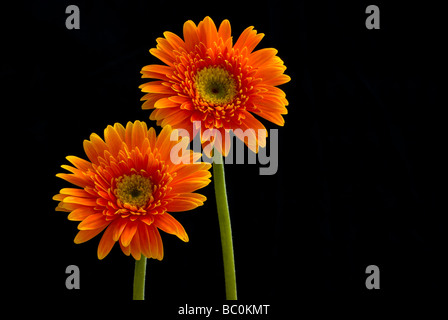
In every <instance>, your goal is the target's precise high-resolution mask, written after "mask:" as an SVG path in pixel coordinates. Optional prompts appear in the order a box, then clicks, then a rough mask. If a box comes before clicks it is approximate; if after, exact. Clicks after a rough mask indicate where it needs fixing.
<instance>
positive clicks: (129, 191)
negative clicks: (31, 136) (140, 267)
mask: <svg viewBox="0 0 448 320" xmlns="http://www.w3.org/2000/svg"><path fill="white" fill-rule="evenodd" d="M170 39H171V42H173V43H179V39H177V38H176V37H174V36H172V35H170ZM159 103H169V102H167V101H166V100H162V101H161V102H159ZM178 143H182V145H183V144H184V141H183V140H182V139H181V136H180V135H179V134H178V132H177V131H176V130H173V129H172V128H171V126H169V125H167V126H165V127H164V128H163V129H162V131H161V132H160V134H159V136H157V135H156V133H155V130H154V129H153V128H149V129H148V128H147V126H146V124H145V123H144V122H140V121H136V122H134V123H132V122H129V123H128V124H127V125H126V127H124V126H122V125H121V124H118V123H117V124H115V125H114V126H108V127H107V128H106V129H105V130H104V140H103V139H102V138H101V137H100V136H98V135H97V134H92V135H91V136H90V140H85V141H84V150H85V152H86V154H87V157H88V158H89V160H90V161H87V160H84V159H81V158H78V157H75V156H69V157H67V160H69V161H70V162H71V164H72V165H73V166H74V167H72V166H69V165H63V166H62V167H63V168H64V169H66V170H67V171H69V173H61V174H58V175H57V176H58V177H60V178H62V179H64V180H66V181H68V182H70V183H72V184H74V185H75V186H77V187H79V188H63V189H61V190H60V192H59V194H57V195H55V196H54V197H53V199H54V200H56V201H59V204H58V207H57V208H56V210H57V211H63V212H70V213H69V215H68V219H69V220H71V221H79V222H80V223H79V224H78V229H79V232H78V234H77V235H76V237H75V240H74V241H75V243H83V242H85V241H88V240H90V239H92V238H93V237H95V236H97V235H99V234H100V233H101V232H103V231H104V233H103V234H102V236H101V240H100V242H99V245H98V258H99V259H103V258H104V257H106V256H107V255H108V254H109V252H110V251H111V250H112V248H113V246H114V244H115V242H119V245H120V248H121V249H122V251H123V252H124V253H125V254H126V255H132V256H133V258H135V259H137V260H138V259H140V258H141V256H142V255H143V256H145V257H147V258H154V259H159V260H161V259H162V258H163V244H162V238H161V236H160V233H159V231H158V230H159V229H160V230H162V231H164V232H166V233H169V234H173V235H176V236H177V237H179V239H181V240H182V241H185V242H187V241H188V239H189V238H188V235H187V233H186V232H185V229H184V228H183V226H182V225H181V224H180V223H179V222H178V221H177V220H176V219H175V218H174V217H173V216H171V215H170V214H169V213H168V212H179V211H188V210H191V209H194V208H196V207H198V206H200V205H202V204H203V203H204V201H205V200H206V198H205V197H204V196H202V195H200V194H198V193H193V191H196V190H198V189H200V188H203V187H205V186H206V185H208V184H209V183H210V176H211V175H210V171H209V169H210V167H211V165H210V164H208V163H202V162H196V160H197V159H199V158H200V154H197V153H194V152H193V151H190V150H188V153H187V154H186V155H184V158H183V160H189V161H190V162H188V161H183V162H182V163H180V164H176V163H174V162H173V161H171V150H172V148H173V147H175V146H176V145H177V144H178Z"/></svg>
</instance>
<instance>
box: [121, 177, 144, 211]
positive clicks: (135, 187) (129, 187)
mask: <svg viewBox="0 0 448 320" xmlns="http://www.w3.org/2000/svg"><path fill="white" fill-rule="evenodd" d="M151 194H152V183H151V180H150V179H149V178H145V177H142V176H141V175H139V174H133V175H130V176H127V175H123V176H121V177H119V178H118V180H117V188H116V189H115V195H116V196H117V198H118V200H120V201H121V202H122V203H128V204H130V205H133V206H136V207H137V208H142V207H144V206H145V205H146V204H147V203H148V200H149V197H150V196H151Z"/></svg>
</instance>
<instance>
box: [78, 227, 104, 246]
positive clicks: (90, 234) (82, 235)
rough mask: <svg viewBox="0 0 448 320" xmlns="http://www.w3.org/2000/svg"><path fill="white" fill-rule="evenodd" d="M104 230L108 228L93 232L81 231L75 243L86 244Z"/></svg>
mask: <svg viewBox="0 0 448 320" xmlns="http://www.w3.org/2000/svg"><path fill="white" fill-rule="evenodd" d="M104 228H106V226H104V227H102V228H98V229H93V230H80V231H79V232H78V234H77V235H76V237H75V240H74V242H75V243H76V244H80V243H83V242H86V241H88V240H90V239H92V238H93V237H95V236H96V235H98V234H99V233H100V232H101V231H103V230H104Z"/></svg>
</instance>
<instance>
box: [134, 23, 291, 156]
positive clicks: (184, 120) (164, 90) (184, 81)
mask: <svg viewBox="0 0 448 320" xmlns="http://www.w3.org/2000/svg"><path fill="white" fill-rule="evenodd" d="M183 33H184V39H181V38H180V37H179V36H177V35H175V34H174V33H171V32H165V33H164V36H165V38H158V39H157V48H153V49H151V50H150V53H151V54H152V55H154V56H155V57H157V58H159V59H160V60H161V61H163V62H164V63H165V64H166V65H148V66H145V67H143V69H142V71H141V73H142V74H143V76H142V77H143V78H152V79H159V80H158V81H152V82H148V83H145V84H143V85H141V86H140V88H141V90H142V91H143V92H147V94H146V95H145V96H143V98H142V100H146V102H144V104H143V106H142V108H143V109H154V111H152V113H151V115H150V119H151V120H156V121H157V124H158V125H161V126H165V125H171V126H172V127H173V128H182V129H185V130H188V132H189V133H190V138H191V139H193V137H194V135H195V134H197V132H201V138H202V141H203V142H204V137H203V136H202V133H203V132H204V131H205V130H206V129H216V130H214V131H213V130H210V131H209V132H214V133H215V134H214V135H213V134H212V138H211V139H210V142H212V143H214V144H215V145H216V147H217V148H218V150H222V153H223V154H224V155H227V153H228V151H229V149H230V138H229V132H230V130H235V129H241V130H237V131H234V132H235V135H236V136H237V137H238V138H240V139H241V140H245V139H244V135H243V133H244V132H245V133H246V137H247V138H248V139H247V140H246V141H245V142H246V144H247V145H248V147H249V148H250V149H251V150H253V151H255V152H257V151H258V146H264V145H265V143H266V135H267V132H266V128H265V127H264V126H263V124H262V123H261V122H260V121H258V120H257V119H256V118H255V117H254V116H253V115H252V113H253V114H256V115H258V116H260V117H262V118H264V119H266V120H269V121H271V122H273V123H275V124H277V125H280V126H283V124H284V119H283V117H282V115H284V114H287V109H286V107H285V106H287V105H288V101H287V100H286V95H285V93H284V92H283V91H282V90H280V89H279V88H277V87H276V86H278V85H281V84H284V83H286V82H288V81H289V80H290V79H291V78H290V77H289V76H287V75H285V74H284V73H283V72H284V71H285V70H286V67H285V66H284V64H283V61H282V60H281V59H280V58H279V57H278V56H277V50H276V49H273V48H266V49H261V50H258V51H255V52H253V50H254V48H255V47H256V46H257V45H258V43H259V42H260V41H261V39H262V38H263V36H264V34H262V33H257V31H256V30H254V29H253V27H249V28H247V29H246V30H244V32H243V33H242V34H241V36H240V37H239V38H238V40H237V41H236V43H235V45H233V39H232V36H231V28H230V22H229V21H228V20H224V21H223V22H222V23H221V25H220V27H219V29H217V28H216V26H215V24H214V22H213V20H212V19H211V18H210V17H206V18H205V19H204V20H203V21H201V22H199V25H198V26H196V25H195V24H194V22H193V21H191V20H190V21H187V22H185V24H184V28H183ZM194 121H200V122H201V125H200V128H199V127H195V128H193V124H192V123H193V122H194ZM247 129H252V130H254V131H252V133H253V134H252V135H250V134H247V132H249V133H250V130H249V131H248V130H247ZM259 130H261V131H259ZM218 131H219V133H220V136H221V137H223V138H225V139H223V140H222V141H224V143H223V142H222V141H221V140H220V139H215V138H216V132H218ZM258 132H261V133H263V134H261V135H258V136H257V134H256V133H258ZM207 139H208V138H207ZM206 142H207V143H208V142H209V141H206Z"/></svg>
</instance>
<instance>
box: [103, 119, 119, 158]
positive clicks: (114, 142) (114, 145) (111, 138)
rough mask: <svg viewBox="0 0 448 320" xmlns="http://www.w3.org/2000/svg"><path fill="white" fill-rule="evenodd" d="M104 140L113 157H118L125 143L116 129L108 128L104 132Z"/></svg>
mask: <svg viewBox="0 0 448 320" xmlns="http://www.w3.org/2000/svg"><path fill="white" fill-rule="evenodd" d="M104 140H105V141H106V144H107V145H108V147H109V151H110V153H111V154H112V155H113V156H116V155H117V154H118V152H120V150H121V149H122V144H123V141H122V140H121V137H120V135H119V134H118V132H117V130H116V129H115V128H114V127H112V126H107V128H106V129H105V130H104Z"/></svg>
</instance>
